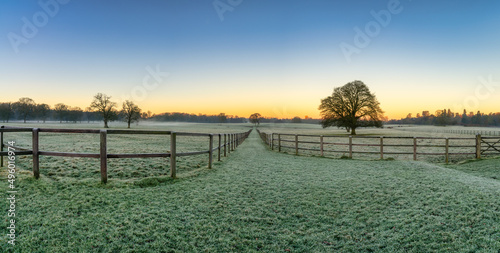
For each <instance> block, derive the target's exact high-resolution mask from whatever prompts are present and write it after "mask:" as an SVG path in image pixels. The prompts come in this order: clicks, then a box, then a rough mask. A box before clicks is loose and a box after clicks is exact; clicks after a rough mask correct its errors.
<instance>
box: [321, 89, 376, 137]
mask: <svg viewBox="0 0 500 253" xmlns="http://www.w3.org/2000/svg"><path fill="white" fill-rule="evenodd" d="M319 109H320V110H321V116H322V121H321V125H322V126H323V128H326V127H330V126H337V127H345V128H347V129H350V130H351V134H352V135H355V134H356V128H358V127H364V126H376V127H381V126H382V121H381V117H382V116H383V113H384V112H383V111H382V109H380V103H379V102H378V101H377V98H376V97H375V95H374V94H372V93H371V92H370V90H369V89H368V86H366V85H365V84H364V83H363V82H361V81H354V82H350V83H347V84H346V85H344V86H342V87H337V88H335V89H334V90H333V93H332V95H331V96H329V97H326V98H324V99H322V100H321V105H320V106H319Z"/></svg>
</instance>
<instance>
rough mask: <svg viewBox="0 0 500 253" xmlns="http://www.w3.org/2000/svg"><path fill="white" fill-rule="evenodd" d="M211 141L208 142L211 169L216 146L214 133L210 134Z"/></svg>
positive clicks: (209, 166)
mask: <svg viewBox="0 0 500 253" xmlns="http://www.w3.org/2000/svg"><path fill="white" fill-rule="evenodd" d="M209 136H210V143H209V144H208V148H209V151H208V168H209V169H211V168H212V155H213V150H212V149H213V147H214V143H213V142H214V135H213V134H210V135H209Z"/></svg>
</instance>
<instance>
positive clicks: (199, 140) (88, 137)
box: [4, 122, 251, 181]
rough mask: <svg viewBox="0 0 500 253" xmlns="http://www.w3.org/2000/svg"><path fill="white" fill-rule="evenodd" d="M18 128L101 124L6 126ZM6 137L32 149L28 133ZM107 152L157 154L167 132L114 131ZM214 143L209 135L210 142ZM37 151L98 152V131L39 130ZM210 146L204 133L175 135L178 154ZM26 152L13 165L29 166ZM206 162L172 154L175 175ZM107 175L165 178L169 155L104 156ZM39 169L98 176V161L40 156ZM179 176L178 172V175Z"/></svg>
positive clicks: (199, 128) (196, 127)
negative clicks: (130, 133)
mask: <svg viewBox="0 0 500 253" xmlns="http://www.w3.org/2000/svg"><path fill="white" fill-rule="evenodd" d="M10 125H13V126H20V127H39V128H74V129H77V128H78V129H101V128H102V123H90V124H54V123H52V124H34V123H32V124H10ZM250 127H251V126H250V125H248V124H247V125H244V124H231V125H222V124H197V123H154V122H153V123H150V122H147V123H142V124H140V125H138V126H132V130H134V129H141V130H169V131H177V132H192V133H214V134H217V133H237V132H243V131H248V129H249V128H250ZM112 129H126V125H125V124H124V123H121V122H117V123H113V124H112ZM4 138H5V140H6V141H15V142H16V146H19V147H25V148H28V149H29V148H31V133H6V134H5V137H4ZM107 142H108V153H109V154H112V153H162V152H166V151H168V150H169V149H170V136H169V135H125V134H114V135H109V136H108V141H107ZM217 144H218V138H217V137H215V138H214V142H213V145H214V146H216V145H217ZM39 145H40V150H42V151H57V152H76V153H80V152H81V153H99V135H98V134H67V133H41V134H40V144H39ZM208 149H209V139H208V137H203V136H201V137H198V136H178V137H177V152H190V151H203V150H208ZM31 164H32V163H31V156H19V159H18V166H19V167H21V168H25V169H27V170H29V169H30V167H31V166H32V165H31ZM207 165H208V155H197V156H189V157H178V158H177V170H178V171H179V173H181V174H182V173H187V174H189V173H192V172H194V173H196V171H197V170H198V169H200V168H205V167H207ZM108 167H109V168H108V174H109V178H110V179H117V180H128V181H134V180H137V179H141V178H144V177H154V176H156V177H158V176H167V175H169V171H170V163H169V162H168V158H132V159H108ZM40 173H41V174H42V175H45V176H47V177H51V178H53V179H58V178H73V179H78V180H79V179H85V178H95V179H98V178H99V177H100V176H99V175H100V167H99V159H93V158H65V157H49V156H41V157H40ZM180 176H182V175H180Z"/></svg>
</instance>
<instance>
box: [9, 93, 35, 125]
mask: <svg viewBox="0 0 500 253" xmlns="http://www.w3.org/2000/svg"><path fill="white" fill-rule="evenodd" d="M35 106H36V104H35V101H33V99H31V98H26V97H25V98H20V99H19V101H17V102H16V103H14V108H15V109H16V111H17V114H18V115H19V117H21V118H22V119H23V121H24V123H26V119H27V118H28V117H29V116H31V115H33V113H34V112H35Z"/></svg>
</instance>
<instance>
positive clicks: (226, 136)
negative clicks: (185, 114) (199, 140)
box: [0, 126, 252, 183]
mask: <svg viewBox="0 0 500 253" xmlns="http://www.w3.org/2000/svg"><path fill="white" fill-rule="evenodd" d="M251 131H252V130H249V131H246V132H241V133H220V134H207V133H186V132H174V131H154V130H114V129H108V130H106V129H103V130H96V129H53V128H25V127H8V126H0V167H3V165H4V156H8V152H6V151H4V150H5V147H6V146H7V144H5V136H4V134H5V133H14V132H17V133H19V132H31V133H32V146H31V149H27V148H22V147H17V146H12V145H9V146H10V147H13V148H14V149H15V150H16V152H15V155H32V157H33V175H34V177H35V178H37V179H38V178H39V177H40V170H39V166H40V160H39V157H40V156H60V157H86V158H98V159H100V168H101V182H103V183H106V182H107V181H108V172H107V169H108V164H107V160H108V159H110V158H151V157H170V176H171V177H172V178H176V170H177V166H176V158H177V157H180V156H194V155H201V154H208V168H209V169H211V168H212V163H213V156H214V151H217V160H218V161H220V160H221V152H222V149H223V150H224V151H223V155H224V157H225V156H227V154H228V153H231V151H234V150H235V149H236V147H237V146H238V145H240V144H241V143H242V142H243V141H244V140H245V139H246V138H247V137H248V135H249V134H250V132H251ZM40 133H67V134H75V133H77V134H99V137H100V138H99V145H100V149H99V150H100V151H99V153H74V152H56V151H45V150H43V151H42V150H39V146H40V143H39V140H40V138H39V135H40ZM110 134H127V135H169V136H170V152H164V153H133V154H128V153H127V154H109V153H108V148H107V144H108V140H107V137H108V135H110ZM178 136H198V137H208V140H209V149H208V150H202V151H193V152H181V153H178V152H177V138H178ZM214 136H217V138H218V144H217V146H216V147H214V145H213V142H214ZM222 137H223V138H222ZM222 139H223V140H224V142H222ZM226 151H227V152H226Z"/></svg>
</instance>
